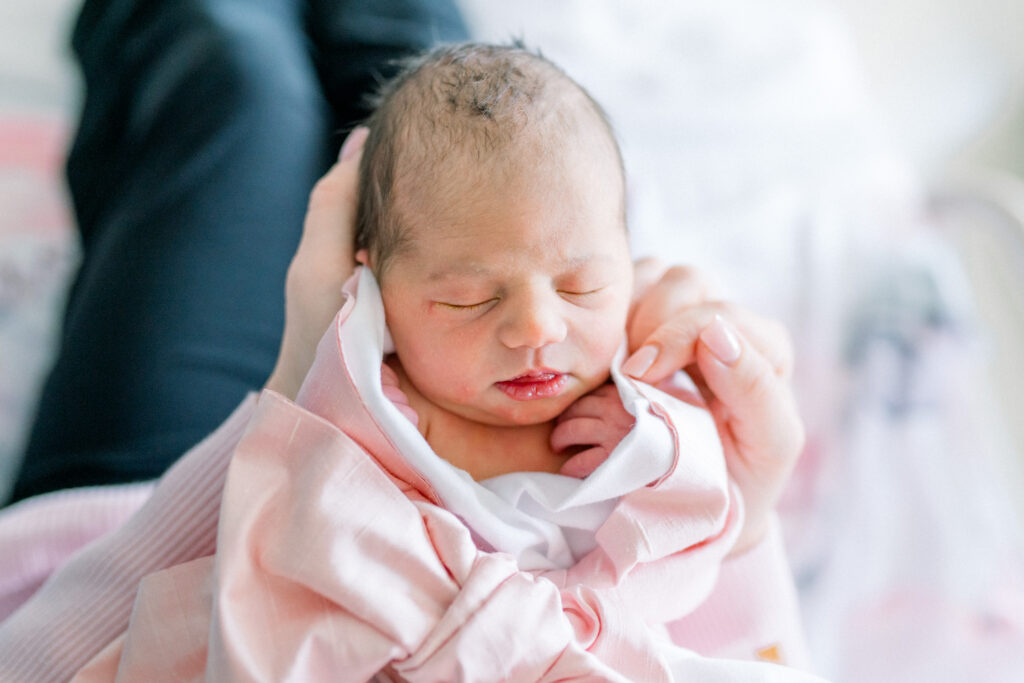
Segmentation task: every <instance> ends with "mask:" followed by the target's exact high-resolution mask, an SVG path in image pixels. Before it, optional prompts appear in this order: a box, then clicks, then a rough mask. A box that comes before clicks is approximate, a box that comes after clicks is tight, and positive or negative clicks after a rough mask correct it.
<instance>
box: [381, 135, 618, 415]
mask: <svg viewBox="0 0 1024 683" xmlns="http://www.w3.org/2000/svg"><path fill="white" fill-rule="evenodd" d="M570 156H571V157H572V158H569V159H562V160H561V162H559V163H551V162H541V163H539V164H538V163H537V162H536V161H531V162H529V163H527V162H525V161H524V162H520V163H516V164H515V166H516V168H511V169H509V168H504V169H501V170H500V172H491V173H489V175H490V176H492V177H489V178H487V179H484V180H480V181H478V182H470V183H467V185H466V186H465V187H464V189H460V190H459V191H458V192H456V193H455V194H456V196H455V197H454V201H446V202H445V206H444V208H442V209H440V210H438V209H436V208H435V209H433V210H430V209H428V208H427V205H428V204H427V203H426V202H421V201H417V199H416V198H415V197H411V198H410V197H405V201H404V202H403V204H402V215H403V216H405V217H410V216H414V217H415V219H414V220H413V221H412V225H410V226H409V229H410V237H411V243H410V246H409V248H408V249H405V250H403V251H402V252H401V253H400V254H398V255H396V256H395V257H394V259H393V260H392V262H391V265H390V267H389V268H388V270H387V272H386V273H385V274H384V276H383V278H382V279H383V281H382V284H381V291H382V295H383V299H384V307H385V313H386V317H387V321H388V327H389V329H390V331H391V335H392V338H393V339H394V343H395V350H396V352H397V354H398V357H399V359H400V360H401V363H402V367H403V368H404V370H405V372H406V374H407V375H408V377H409V379H410V380H411V381H412V383H413V384H414V385H415V386H416V388H417V389H418V390H419V391H420V393H422V394H423V396H424V397H425V398H427V399H428V400H430V401H431V402H432V403H434V404H435V405H436V406H438V407H440V408H442V409H444V410H447V411H450V412H452V413H455V414H457V415H459V416H461V417H464V418H467V419H471V420H473V421H476V422H481V423H485V424H491V425H502V426H514V425H527V424H538V423H541V422H546V421H548V420H551V419H553V418H554V417H556V416H557V415H558V414H560V413H561V412H562V411H563V410H565V409H566V408H567V407H568V406H569V405H570V404H571V403H572V402H573V401H575V400H576V399H577V398H579V397H580V396H582V395H583V394H585V393H587V392H589V391H591V390H592V389H594V388H596V387H597V386H599V385H601V384H602V383H603V382H605V381H606V379H607V377H608V369H609V366H610V364H611V360H612V357H613V355H614V354H615V351H616V350H617V348H618V346H619V344H620V342H621V341H622V339H623V337H624V330H625V322H626V315H627V312H628V308H629V301H630V295H631V291H632V283H633V268H632V262H631V260H630V257H629V248H628V243H627V237H626V230H625V226H624V225H623V217H622V201H623V197H622V180H621V176H620V171H619V168H618V165H617V163H614V162H613V161H612V160H611V159H607V158H604V157H607V156H608V155H605V154H602V155H595V154H587V153H585V152H580V153H579V154H574V155H570ZM595 156H598V157H600V158H598V159H595ZM468 175H471V174H468ZM428 182H429V181H428Z"/></svg>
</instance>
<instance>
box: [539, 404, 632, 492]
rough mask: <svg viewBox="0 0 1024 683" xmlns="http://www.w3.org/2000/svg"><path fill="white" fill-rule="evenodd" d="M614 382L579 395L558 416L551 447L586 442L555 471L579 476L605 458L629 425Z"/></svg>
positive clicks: (558, 449) (629, 418) (562, 448)
mask: <svg viewBox="0 0 1024 683" xmlns="http://www.w3.org/2000/svg"><path fill="white" fill-rule="evenodd" d="M633 423H634V420H633V416H632V415H630V414H629V413H627V412H626V409H625V408H623V407H622V401H621V400H619V392H618V390H617V389H616V388H615V385H614V384H605V385H604V386H601V387H599V388H597V389H595V390H594V391H592V392H590V393H589V394H587V395H586V396H583V397H581V398H580V399H579V400H577V401H576V402H575V403H573V404H572V405H571V406H569V407H568V408H567V409H566V410H565V412H564V413H562V414H561V415H559V416H558V421H557V424H556V425H555V429H554V431H552V432H551V448H552V449H554V451H555V452H556V453H561V452H563V451H565V450H567V449H569V448H572V447H574V446H577V447H581V446H589V448H585V449H584V450H583V451H581V452H579V453H577V454H576V455H574V456H572V457H571V458H569V459H568V460H566V461H565V463H563V464H562V468H561V469H560V470H559V474H564V475H566V476H567V477H577V478H579V479H582V478H583V477H586V476H587V475H589V474H590V473H591V472H593V471H594V470H596V469H597V467H598V465H600V464H601V463H603V462H604V461H605V460H607V459H608V456H609V454H611V452H612V451H613V450H614V449H615V447H616V446H617V445H618V444H619V442H620V441H622V438H623V437H624V436H626V434H627V433H629V430H630V429H632V428H633Z"/></svg>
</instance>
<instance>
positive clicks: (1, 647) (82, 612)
mask: <svg viewBox="0 0 1024 683" xmlns="http://www.w3.org/2000/svg"><path fill="white" fill-rule="evenodd" d="M255 405H256V396H255V394H252V395H249V396H248V397H246V399H245V400H244V401H243V402H242V403H241V404H240V405H239V407H238V408H236V409H235V411H234V413H232V415H231V416H230V417H229V418H228V419H227V421H225V422H224V424H222V425H221V426H220V428H218V429H217V431H216V432H214V433H213V434H211V435H210V436H208V437H207V438H206V439H204V440H203V441H202V442H201V443H200V444H198V445H197V446H196V447H194V448H193V449H192V450H190V451H189V452H188V453H187V454H185V456H183V457H182V458H181V460H179V461H178V463H177V464H175V465H174V467H172V468H171V469H170V470H168V472H167V473H166V474H165V475H164V476H163V477H162V478H161V479H160V481H159V482H158V484H157V486H156V488H155V490H154V491H153V494H152V496H151V497H150V499H149V500H148V501H147V502H146V504H145V505H144V506H143V507H142V508H141V509H140V510H139V512H138V513H136V514H135V515H134V516H133V517H132V518H130V519H129V520H128V521H127V522H126V523H125V524H124V525H122V526H121V527H120V528H118V529H117V530H116V531H114V532H112V533H110V534H108V535H106V536H104V537H102V538H100V539H98V540H97V541H96V542H94V543H92V544H90V545H89V546H87V547H85V548H83V549H82V551H81V552H79V553H77V554H76V555H75V556H74V557H73V558H71V560H70V561H69V562H68V563H67V564H65V565H64V566H63V567H61V568H60V569H59V570H58V571H57V572H55V573H54V574H53V575H52V576H51V577H50V579H49V581H48V582H47V583H46V584H45V585H43V587H42V588H41V589H40V590H39V591H38V592H37V593H36V594H35V595H34V596H33V597H32V599H31V600H29V601H28V602H27V603H26V604H25V605H24V606H23V607H22V608H21V609H19V610H18V611H17V612H15V613H14V614H13V615H11V616H10V618H8V619H7V620H6V621H4V622H3V623H0V680H12V681H66V680H68V679H69V678H71V676H72V675H73V674H74V672H75V671H77V670H78V669H80V668H81V667H82V666H83V665H84V664H85V663H86V662H88V661H89V660H90V659H91V658H92V657H93V656H94V655H95V654H96V653H97V652H99V651H100V650H101V649H102V648H103V647H104V646H106V645H107V643H109V642H110V641H111V640H113V639H114V638H115V637H116V636H118V635H119V634H120V633H121V632H123V631H124V629H125V628H126V627H127V624H128V619H129V617H130V615H131V609H132V605H133V603H134V600H135V594H136V591H137V589H138V584H139V581H140V580H141V579H142V577H143V576H145V575H147V574H150V573H152V572H154V571H158V570H160V569H164V568H166V567H169V566H172V565H175V564H180V563H183V562H186V561H188V560H191V559H195V558H197V557H201V556H203V555H207V554H210V553H212V552H213V550H214V547H215V543H216V535H217V522H218V517H219V511H220V496H221V491H222V489H223V486H224V479H225V476H226V472H227V467H228V464H229V462H230V459H231V454H232V453H233V451H234V448H235V446H236V445H237V444H238V442H239V441H240V440H241V437H242V434H243V433H244V431H245V428H246V426H247V425H248V423H249V418H250V416H251V415H252V412H253V410H254V408H255Z"/></svg>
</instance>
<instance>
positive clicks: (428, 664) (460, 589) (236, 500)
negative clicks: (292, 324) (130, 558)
mask: <svg viewBox="0 0 1024 683" xmlns="http://www.w3.org/2000/svg"><path fill="white" fill-rule="evenodd" d="M356 280H358V282H357V281H356ZM347 291H348V292H349V294H350V296H349V297H348V300H347V301H346V303H345V305H344V307H343V308H342V310H341V312H340V313H339V315H338V317H337V319H336V321H335V325H333V326H332V328H331V330H329V332H328V334H327V335H326V336H325V338H324V340H323V341H322V342H321V344H320V347H319V349H318V355H317V360H316V362H315V365H314V368H313V370H312V371H311V373H310V376H309V378H308V379H307V381H306V383H305V384H304V386H303V389H302V391H301V392H300V395H299V398H298V400H297V402H296V403H292V402H290V401H288V400H286V399H284V398H283V397H281V396H279V395H277V394H274V393H272V392H264V394H263V395H262V396H261V398H260V401H259V404H258V406H257V408H256V411H255V414H254V416H253V418H252V420H251V422H250V424H249V427H248V430H247V432H246V434H245V436H244V437H243V438H242V440H241V442H240V444H239V445H238V447H237V449H236V451H235V454H234V458H233V460H232V463H231V466H230V469H229V472H228V479H227V484H226V486H225V491H224V497H223V499H222V503H221V517H220V525H219V529H218V538H217V550H216V554H215V555H213V556H210V557H204V558H200V559H197V560H193V561H191V562H188V563H186V564H182V565H178V566H175V567H172V568H170V569H166V570H163V571H159V572H156V573H154V574H151V575H149V576H148V577H147V578H146V579H144V580H143V582H142V584H141V585H140V588H139V593H138V596H137V599H136V603H135V607H134V610H133V613H132V618H131V621H130V623H129V626H128V629H127V631H126V632H125V633H124V634H122V635H121V636H120V637H119V638H117V639H115V640H114V641H113V642H111V643H110V645H109V646H108V647H107V648H106V649H105V650H104V651H102V652H101V653H100V654H99V655H97V656H96V657H95V658H94V659H93V661H92V662H91V663H90V664H89V665H87V666H86V667H85V668H84V669H83V670H82V671H80V672H79V674H78V676H77V678H76V680H79V681H92V680H113V679H115V678H116V679H118V680H147V681H148V680H165V679H169V678H174V679H175V680H182V679H184V680H196V679H203V678H207V679H210V680H266V681H280V680H296V681H312V680H324V679H330V680H337V679H341V680H367V679H371V678H374V677H375V676H380V677H381V678H383V679H386V680H387V679H395V678H399V679H409V680H487V681H495V680H566V679H573V678H588V677H589V678H590V679H593V678H595V677H596V678H598V679H603V680H622V681H626V680H633V681H637V680H643V681H657V680H665V681H668V680H681V679H684V678H685V677H687V676H689V677H690V678H691V679H692V680H702V681H715V680H751V679H752V678H754V679H756V680H775V679H778V680H802V679H810V677H808V676H805V675H804V674H801V673H799V672H796V671H793V670H790V669H784V668H781V667H774V666H772V665H767V664H756V663H751V662H738V661H729V660H714V659H705V658H701V657H699V656H697V655H696V654H694V653H693V652H691V651H689V650H685V649H683V648H680V647H677V646H675V645H673V644H672V643H671V641H670V640H669V639H668V636H667V632H666V630H665V629H664V628H663V627H662V625H663V624H665V623H666V622H670V621H673V620H676V619H679V618H680V617H683V616H685V615H686V614H688V613H689V612H691V611H692V610H693V609H694V608H695V607H696V606H697V605H698V604H699V603H700V602H701V601H703V600H704V598H705V597H706V596H707V595H708V594H709V593H710V591H711V590H712V587H713V586H714V582H715V579H716V577H717V573H718V568H719V565H720V563H721V561H722V559H723V558H724V557H725V555H726V554H727V553H728V551H729V549H730V548H731V546H732V543H733V541H734V540H735V536H736V534H737V533H738V531H739V528H740V525H741V521H742V509H741V508H742V506H741V505H740V504H739V499H738V497H737V496H736V494H735V493H734V492H733V490H732V489H731V487H730V485H729V482H728V479H727V475H726V471H725V466H724V462H723V459H722V454H721V448H720V445H719V444H718V441H717V437H716V435H715V431H714V425H713V423H712V422H711V419H710V417H709V416H708V415H707V414H706V413H705V412H704V411H702V410H700V409H698V408H694V407H693V406H691V405H688V404H686V403H684V402H682V401H679V400H677V399H675V398H673V397H672V396H669V395H668V394H665V393H662V392H660V391H658V390H656V389H653V388H651V387H646V386H644V385H640V384H637V383H633V382H632V381H631V380H624V379H623V378H622V377H621V375H618V373H615V379H616V381H617V384H618V386H619V390H620V395H622V396H623V398H624V401H625V403H626V406H627V409H628V410H630V411H631V412H634V411H635V412H634V414H635V416H636V418H637V425H636V427H635V428H634V430H633V432H631V434H630V436H629V437H627V438H626V439H625V440H623V442H622V444H620V446H619V447H618V448H616V449H615V451H614V452H613V453H612V455H611V456H610V457H609V459H608V460H607V461H606V463H604V464H603V465H602V466H601V468H599V470H598V471H596V472H595V473H594V475H592V476H591V477H588V478H587V479H586V480H575V479H570V478H568V477H562V476H560V475H551V474H546V473H517V474H515V475H505V476H503V477H498V478H496V479H495V480H490V481H488V482H482V483H477V482H473V481H472V480H471V479H469V478H468V477H467V476H465V473H463V472H461V471H459V470H456V469H455V468H453V467H451V466H450V465H448V463H446V462H444V461H443V460H441V459H440V458H437V456H436V455H433V454H432V453H431V452H430V451H429V447H427V446H426V443H425V441H423V440H422V437H420V435H419V433H418V432H416V431H415V429H414V428H413V427H412V425H411V424H410V423H409V422H408V421H407V420H406V419H405V418H404V417H402V415H401V414H400V413H399V412H398V411H397V409H395V408H394V406H392V405H391V404H390V403H389V402H388V401H387V400H386V399H385V398H384V397H383V395H382V394H381V392H380V379H379V368H380V362H381V356H382V353H383V350H384V346H385V343H386V331H385V329H384V326H383V309H382V307H381V304H380V299H379V294H378V292H377V289H376V283H375V282H374V281H373V280H372V276H371V275H370V274H369V272H368V271H363V272H362V273H361V274H358V275H357V276H356V277H355V278H353V280H352V281H350V282H349V284H348V286H347ZM356 291H358V294H359V296H358V297H356V296H355V294H356ZM652 449H653V450H652ZM655 451H657V452H655ZM638 478H639V479H640V482H639V484H637V483H636V481H635V480H636V479H638ZM499 480H501V481H499ZM623 488H625V489H626V490H620V489H623Z"/></svg>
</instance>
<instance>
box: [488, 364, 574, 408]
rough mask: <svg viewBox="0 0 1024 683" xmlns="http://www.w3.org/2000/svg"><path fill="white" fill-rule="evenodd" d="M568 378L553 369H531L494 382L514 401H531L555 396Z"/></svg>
mask: <svg viewBox="0 0 1024 683" xmlns="http://www.w3.org/2000/svg"><path fill="white" fill-rule="evenodd" d="M568 379H569V376H568V375H566V374H564V373H561V372H555V371H554V370H548V369H542V370H531V371H530V372H526V373H523V374H522V375H519V376H518V377H513V378H512V379H508V380H504V381H501V382H495V386H497V387H498V388H499V389H501V390H502V391H504V392H505V394H506V395H507V396H508V397H509V398H512V399H515V400H516V401H532V400H533V399H536V398H550V397H551V396H556V395H557V394H559V393H560V392H561V391H562V389H564V388H565V383H566V382H567V381H568Z"/></svg>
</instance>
